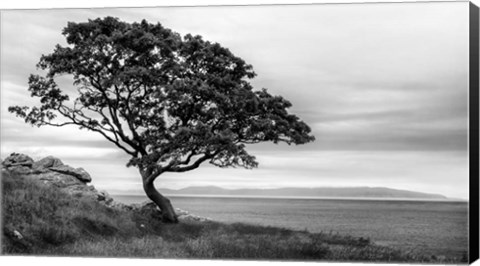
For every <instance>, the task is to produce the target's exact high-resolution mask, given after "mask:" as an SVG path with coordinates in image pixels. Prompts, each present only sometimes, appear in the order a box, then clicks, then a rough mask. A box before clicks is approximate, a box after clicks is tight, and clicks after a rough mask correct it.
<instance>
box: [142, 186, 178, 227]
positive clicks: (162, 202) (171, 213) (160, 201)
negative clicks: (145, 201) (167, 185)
mask: <svg viewBox="0 0 480 266" xmlns="http://www.w3.org/2000/svg"><path fill="white" fill-rule="evenodd" d="M143 189H144V190H145V193H146V194H147V197H148V198H149V199H151V200H152V201H153V202H154V203H155V204H157V206H158V207H159V208H160V210H162V220H163V222H167V223H178V219H177V215H176V214H175V210H174V209H173V207H172V204H171V203H170V200H169V199H167V198H166V197H164V196H163V195H162V194H160V193H159V192H158V190H157V189H156V188H155V185H154V184H153V181H151V182H147V181H146V180H145V178H144V179H143Z"/></svg>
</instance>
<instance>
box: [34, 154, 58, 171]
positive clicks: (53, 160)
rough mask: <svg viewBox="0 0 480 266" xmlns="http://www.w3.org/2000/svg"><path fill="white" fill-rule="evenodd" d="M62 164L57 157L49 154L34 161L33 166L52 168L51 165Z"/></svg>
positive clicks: (36, 167)
mask: <svg viewBox="0 0 480 266" xmlns="http://www.w3.org/2000/svg"><path fill="white" fill-rule="evenodd" d="M62 165H63V163H62V161H61V160H60V159H58V158H57V157H53V156H47V157H45V158H43V159H41V160H38V161H36V162H34V163H33V165H32V168H34V169H43V168H50V167H58V166H62Z"/></svg>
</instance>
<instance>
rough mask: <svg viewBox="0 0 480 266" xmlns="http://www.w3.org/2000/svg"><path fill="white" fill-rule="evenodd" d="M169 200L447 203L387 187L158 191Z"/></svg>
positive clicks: (428, 195)
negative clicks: (218, 198) (217, 198)
mask: <svg viewBox="0 0 480 266" xmlns="http://www.w3.org/2000/svg"><path fill="white" fill-rule="evenodd" d="M160 191H161V192H163V193H164V194H166V195H171V196H188V195H191V196H235V197H285V198H358V199H363V198H365V199H372V198H373V199H412V200H413V199H424V200H425V199H428V200H450V199H449V198H447V197H446V196H444V195H440V194H431V193H423V192H415V191H408V190H399V189H391V188H386V187H317V188H274V189H225V188H221V187H217V186H195V187H186V188H182V189H178V190H174V189H160Z"/></svg>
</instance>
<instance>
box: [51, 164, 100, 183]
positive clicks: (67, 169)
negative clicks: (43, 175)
mask: <svg viewBox="0 0 480 266" xmlns="http://www.w3.org/2000/svg"><path fill="white" fill-rule="evenodd" d="M49 169H50V170H52V171H55V172H58V173H62V174H66V175H71V176H74V177H76V178H77V179H78V180H80V181H82V182H84V183H88V182H91V181H92V177H90V174H89V173H87V171H85V170H84V169H83V168H73V167H71V166H68V165H59V166H54V167H50V168H49Z"/></svg>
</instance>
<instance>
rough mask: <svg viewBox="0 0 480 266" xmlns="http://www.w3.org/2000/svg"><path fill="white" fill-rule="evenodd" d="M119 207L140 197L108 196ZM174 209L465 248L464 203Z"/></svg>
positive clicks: (395, 242) (435, 248) (218, 201)
mask: <svg viewBox="0 0 480 266" xmlns="http://www.w3.org/2000/svg"><path fill="white" fill-rule="evenodd" d="M113 197H114V198H115V199H116V200H118V201H120V202H123V203H138V202H143V201H145V200H147V199H146V197H142V196H119V195H117V196H113ZM169 198H170V199H171V201H172V204H173V205H174V207H178V208H181V209H184V210H187V211H189V212H190V213H192V214H196V215H199V216H204V217H209V218H211V219H213V220H216V221H221V222H228V223H230V222H245V223H252V224H260V225H269V226H278V227H287V228H292V229H299V230H305V229H306V230H308V231H310V232H322V231H323V232H338V233H340V234H349V235H352V236H357V237H368V238H370V239H371V240H373V241H374V242H375V243H377V244H380V245H388V246H394V247H401V248H402V249H408V250H416V251H421V252H425V253H426V254H435V255H447V256H462V255H463V254H464V253H465V252H466V251H467V249H468V203H467V202H441V201H382V200H343V199H341V200H339V199H278V198H232V197H183V196H182V197H174V196H171V197H169Z"/></svg>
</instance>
